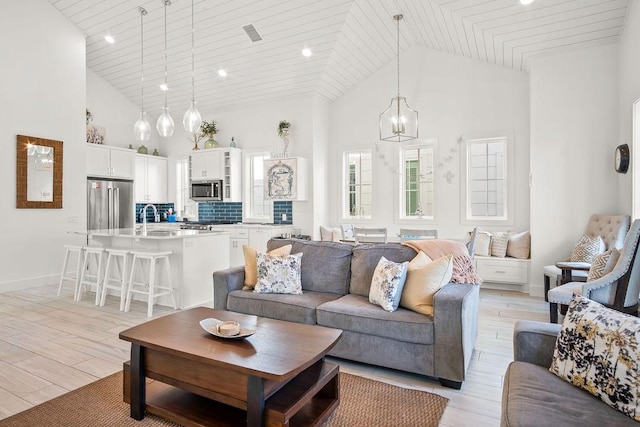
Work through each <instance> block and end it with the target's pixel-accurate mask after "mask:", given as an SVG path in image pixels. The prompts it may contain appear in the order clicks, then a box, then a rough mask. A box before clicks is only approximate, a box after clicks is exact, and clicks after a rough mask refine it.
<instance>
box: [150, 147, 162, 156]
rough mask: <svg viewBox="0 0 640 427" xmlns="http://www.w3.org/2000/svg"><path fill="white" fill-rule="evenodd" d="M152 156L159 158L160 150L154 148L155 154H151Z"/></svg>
mask: <svg viewBox="0 0 640 427" xmlns="http://www.w3.org/2000/svg"><path fill="white" fill-rule="evenodd" d="M151 154H153V155H154V156H159V155H160V153H158V149H157V148H154V149H153V153H151Z"/></svg>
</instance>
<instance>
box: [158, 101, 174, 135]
mask: <svg viewBox="0 0 640 427" xmlns="http://www.w3.org/2000/svg"><path fill="white" fill-rule="evenodd" d="M174 128H175V126H174V124H173V119H172V118H171V115H170V114H169V107H162V114H160V117H158V121H157V122H156V129H157V130H158V133H159V134H160V136H164V137H165V138H168V137H170V136H171V135H173V130H174Z"/></svg>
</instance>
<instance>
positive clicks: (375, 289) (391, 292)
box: [369, 257, 409, 311]
mask: <svg viewBox="0 0 640 427" xmlns="http://www.w3.org/2000/svg"><path fill="white" fill-rule="evenodd" d="M408 266H409V262H408V261H405V262H403V263H397V262H393V261H389V260H388V259H386V258H385V257H381V258H380V261H378V265H377V266H376V269H375V271H374V272H373V278H372V279H371V288H370V289H369V302H370V303H372V304H376V305H379V306H380V307H382V308H383V309H385V310H386V311H396V310H397V309H398V304H399V303H400V297H401V296H402V288H403V287H404V282H405V279H406V278H407V267H408Z"/></svg>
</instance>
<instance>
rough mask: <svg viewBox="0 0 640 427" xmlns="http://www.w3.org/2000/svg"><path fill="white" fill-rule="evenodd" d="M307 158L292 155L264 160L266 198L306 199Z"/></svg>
mask: <svg viewBox="0 0 640 427" xmlns="http://www.w3.org/2000/svg"><path fill="white" fill-rule="evenodd" d="M308 173H309V168H308V166H307V159H305V158H302V157H292V158H287V159H268V160H265V161H264V198H265V199H266V200H307V174H308Z"/></svg>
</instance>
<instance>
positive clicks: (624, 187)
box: [617, 1, 640, 217]
mask: <svg viewBox="0 0 640 427" xmlns="http://www.w3.org/2000/svg"><path fill="white" fill-rule="evenodd" d="M638 3H639V2H637V1H636V2H632V3H631V6H630V7H629V11H628V13H627V18H626V21H625V24H624V31H623V33H622V35H621V37H620V41H619V43H618V140H617V142H618V144H629V146H630V147H631V157H632V158H635V161H632V163H631V165H630V167H629V172H627V173H626V174H624V175H618V183H617V184H618V206H619V207H618V210H619V211H620V212H624V213H628V214H631V212H632V208H631V201H632V184H631V182H632V179H635V181H636V182H640V171H639V170H638V168H640V141H635V144H634V143H633V141H632V128H633V126H632V125H633V122H632V106H633V103H634V102H636V101H637V100H638V99H640V78H638V76H639V72H640V55H638V45H640V4H638ZM639 124H640V123H639ZM636 192H640V186H637V187H636ZM636 206H640V201H638V200H637V199H636ZM635 213H636V217H637V215H638V212H635Z"/></svg>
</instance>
